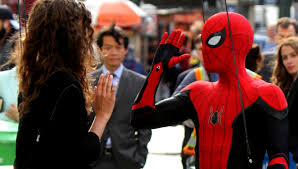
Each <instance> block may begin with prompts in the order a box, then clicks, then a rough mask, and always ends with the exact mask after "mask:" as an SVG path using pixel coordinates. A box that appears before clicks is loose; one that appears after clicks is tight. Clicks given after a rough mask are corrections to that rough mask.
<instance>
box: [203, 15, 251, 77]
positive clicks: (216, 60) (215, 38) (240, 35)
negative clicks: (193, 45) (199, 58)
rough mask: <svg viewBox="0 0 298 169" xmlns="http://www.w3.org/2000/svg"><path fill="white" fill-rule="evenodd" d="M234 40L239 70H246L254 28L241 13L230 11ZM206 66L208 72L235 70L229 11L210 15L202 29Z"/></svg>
mask: <svg viewBox="0 0 298 169" xmlns="http://www.w3.org/2000/svg"><path fill="white" fill-rule="evenodd" d="M228 14H229V15H228V16H229V20H230V27H231V34H232V40H233V45H234V51H235V57H236V62H237V68H238V71H244V66H245V57H246V55H247V53H248V51H249V50H250V48H251V46H252V43H253V29H252V27H251V26H250V23H249V22H248V20H247V19H246V18H245V17H243V16H242V15H240V14H237V13H233V12H229V13H228ZM202 42H203V49H202V52H203V59H204V67H205V68H206V70H207V71H208V72H218V73H222V72H231V71H233V72H234V70H235V66H234V59H233V50H232V43H231V38H230V31H229V23H228V19H227V13H226V12H221V13H218V14H216V15H213V16H212V17H210V18H209V19H208V20H207V21H206V23H205V24H204V26H203V29H202Z"/></svg>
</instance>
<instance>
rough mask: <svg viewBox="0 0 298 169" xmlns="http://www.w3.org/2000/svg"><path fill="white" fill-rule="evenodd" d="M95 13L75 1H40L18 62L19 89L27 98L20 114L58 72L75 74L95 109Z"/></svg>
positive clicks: (88, 101)
mask: <svg viewBox="0 0 298 169" xmlns="http://www.w3.org/2000/svg"><path fill="white" fill-rule="evenodd" d="M93 32H94V30H93V28H92V27H91V14H90V12H89V11H88V10H87V9H86V7H85V6H84V4H83V3H82V2H77V1H75V0H37V1H36V2H35V4H34V5H33V8H32V10H31V13H30V14H29V20H28V32H27V33H26V37H25V39H24V42H23V49H22V52H23V53H22V54H21V57H20V58H19V61H18V78H19V92H20V93H21V96H22V98H23V102H22V104H20V106H19V108H20V115H23V114H24V113H25V112H26V110H27V109H28V108H29V103H30V102H31V101H32V100H34V99H35V98H36V97H37V96H38V95H39V92H40V89H41V86H42V85H43V83H44V82H45V81H46V80H47V79H48V78H49V77H50V76H51V75H52V74H53V73H55V72H57V71H64V72H67V73H70V74H72V75H74V76H75V77H76V78H77V79H78V81H79V83H80V85H81V87H82V89H83V92H84V97H85V100H86V103H85V104H86V109H87V110H88V111H90V110H91V104H90V103H91V97H90V96H91V93H90V91H91V90H90V85H89V80H88V78H87V75H86V71H88V70H89V68H91V63H92V61H93V60H92V54H93V48H92V37H93Z"/></svg>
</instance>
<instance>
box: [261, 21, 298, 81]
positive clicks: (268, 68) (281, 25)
mask: <svg viewBox="0 0 298 169" xmlns="http://www.w3.org/2000/svg"><path fill="white" fill-rule="evenodd" d="M296 26H297V25H296V20H295V19H293V18H289V17H282V18H279V19H278V20H277V24H276V35H275V41H276V42H277V43H276V45H278V43H280V42H281V41H282V40H283V39H285V38H288V37H292V36H296V33H297V31H296ZM262 53H263V55H264V66H263V68H262V69H261V70H260V75H261V76H262V77H263V80H265V81H266V82H271V80H270V79H271V77H272V71H273V66H274V63H273V62H274V60H275V54H276V46H272V48H271V49H270V50H267V51H262Z"/></svg>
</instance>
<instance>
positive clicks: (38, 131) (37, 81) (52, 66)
mask: <svg viewBox="0 0 298 169" xmlns="http://www.w3.org/2000/svg"><path fill="white" fill-rule="evenodd" d="M92 37H93V29H92V27H91V14H90V12H89V11H88V10H87V9H86V8H85V6H84V4H83V3H82V2H80V1H76V0H50V1H49V0H37V1H36V2H35V4H34V6H33V9H32V10H31V13H30V14H29V20H28V32H27V33H26V37H25V39H24V42H23V44H22V45H23V48H22V49H23V50H22V51H21V54H20V57H19V58H18V62H17V63H18V64H17V76H18V82H19V99H18V110H19V113H20V122H19V128H18V133H17V139H16V158H15V162H14V168H15V169H25V168H26V169H27V168H31V169H41V168H44V169H50V168H51V169H52V168H81V169H88V168H90V163H91V162H93V161H95V160H96V159H97V157H98V155H99V152H100V138H101V136H102V133H103V130H104V128H105V125H106V124H107V122H108V120H109V118H110V117H111V113H112V110H113V107H114V103H115V92H116V87H117V85H115V86H113V87H112V80H113V77H112V76H111V75H110V74H109V73H107V74H106V75H101V77H100V80H99V83H98V85H97V87H96V88H95V89H94V92H93V94H92V92H91V87H89V86H90V85H89V80H88V78H87V75H86V74H87V71H88V70H90V69H91V65H92V54H93V50H92ZM91 105H92V107H93V109H94V111H95V112H96V118H95V119H94V121H93V123H92V125H91V127H90V128H89V127H88V125H87V122H88V119H87V116H88V114H90V112H91Z"/></svg>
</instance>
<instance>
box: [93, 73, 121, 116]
mask: <svg viewBox="0 0 298 169" xmlns="http://www.w3.org/2000/svg"><path fill="white" fill-rule="evenodd" d="M112 82H113V76H112V75H110V73H109V72H107V73H106V74H105V75H103V74H101V75H100V77H99V80H98V83H97V85H96V86H95V88H94V100H93V108H94V111H95V113H96V117H98V118H100V119H103V120H106V121H108V120H109V119H110V117H111V115H112V112H113V109H114V105H115V97H116V96H115V95H116V88H117V84H115V85H114V86H112Z"/></svg>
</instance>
